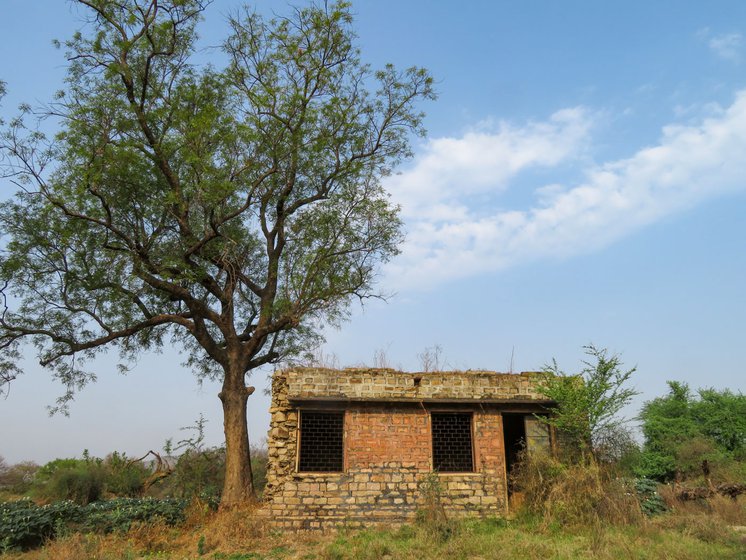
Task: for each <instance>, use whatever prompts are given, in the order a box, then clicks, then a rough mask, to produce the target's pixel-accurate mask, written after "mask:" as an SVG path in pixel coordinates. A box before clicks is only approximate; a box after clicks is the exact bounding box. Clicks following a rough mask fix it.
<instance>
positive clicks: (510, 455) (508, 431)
mask: <svg viewBox="0 0 746 560" xmlns="http://www.w3.org/2000/svg"><path fill="white" fill-rule="evenodd" d="M503 437H504V440H505V441H504V444H505V471H506V473H507V475H508V496H511V495H512V494H513V482H512V479H513V477H512V476H511V475H512V474H513V470H514V469H515V467H516V465H517V464H518V462H519V460H520V454H521V451H523V450H524V449H525V448H526V422H525V414H503Z"/></svg>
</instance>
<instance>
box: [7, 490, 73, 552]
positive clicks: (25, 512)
mask: <svg viewBox="0 0 746 560" xmlns="http://www.w3.org/2000/svg"><path fill="white" fill-rule="evenodd" d="M78 519H80V507H79V506H78V505H77V504H75V503H74V502H70V501H64V502H57V503H54V504H50V505H45V506H37V505H36V504H35V503H34V502H32V501H31V500H29V499H24V500H18V501H16V502H3V503H0V550H2V551H8V550H13V549H15V548H29V547H33V546H38V545H39V544H41V543H42V542H43V541H44V540H45V539H47V538H51V537H54V535H55V533H56V531H57V530H58V528H59V527H60V524H64V523H65V522H66V521H67V520H69V521H72V522H75V521H77V520H78Z"/></svg>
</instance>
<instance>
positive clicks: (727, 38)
mask: <svg viewBox="0 0 746 560" xmlns="http://www.w3.org/2000/svg"><path fill="white" fill-rule="evenodd" d="M708 35H709V30H706V31H704V35H703V37H707V36H708ZM707 45H708V46H709V47H710V50H712V52H714V53H715V54H716V55H717V56H719V57H720V58H724V59H726V60H730V61H733V62H739V61H740V59H741V51H742V50H743V36H742V35H741V34H740V33H723V34H720V35H714V36H711V37H709V38H708V41H707Z"/></svg>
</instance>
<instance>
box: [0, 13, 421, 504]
mask: <svg viewBox="0 0 746 560" xmlns="http://www.w3.org/2000/svg"><path fill="white" fill-rule="evenodd" d="M76 2H77V3H78V4H80V5H81V6H83V7H84V8H86V9H87V13H88V14H89V20H88V22H87V25H86V27H85V28H84V31H85V32H84V33H83V32H79V33H76V34H75V35H74V36H73V37H72V38H71V39H70V40H68V41H66V42H65V43H64V49H65V50H66V53H67V59H68V60H69V68H68V73H67V79H66V82H65V85H64V89H63V90H62V91H60V92H59V93H58V94H57V95H56V96H55V99H54V100H53V101H52V102H51V103H50V104H49V105H48V106H46V107H44V108H42V109H31V108H30V107H28V106H23V107H22V108H21V115H19V116H18V117H17V118H14V119H13V120H11V121H10V122H8V123H7V125H5V127H4V129H3V132H2V135H1V136H0V157H1V158H2V161H1V162H0V163H1V165H2V167H1V169H2V176H3V177H5V178H6V179H8V180H9V181H11V182H12V183H13V184H14V185H16V187H17V192H16V194H15V196H14V197H12V198H11V199H9V200H7V201H5V202H3V203H2V207H0V235H1V236H2V242H3V246H2V252H1V253H0V298H1V299H0V375H2V379H3V380H4V381H6V382H7V381H9V380H11V379H12V378H13V377H14V376H16V375H18V374H19V373H20V371H19V369H18V360H19V358H20V357H21V355H22V352H23V349H24V347H25V346H26V344H27V343H31V344H33V345H34V346H35V348H36V350H37V353H38V358H39V360H40V362H41V364H42V365H44V366H46V367H47V368H50V369H51V370H52V371H53V372H54V376H55V377H56V378H57V379H58V380H60V381H61V382H62V383H63V384H64V386H65V387H66V394H65V397H63V398H62V400H61V402H60V404H61V405H64V404H65V399H66V398H69V397H70V396H71V395H72V394H73V392H74V391H75V390H77V389H79V388H80V387H82V386H83V385H85V383H87V382H88V381H90V380H92V379H94V377H95V376H94V374H93V372H92V371H90V368H89V367H87V366H88V363H89V362H90V360H91V359H92V358H94V357H95V356H96V355H97V354H98V353H99V352H101V351H103V350H105V349H107V348H112V347H115V348H116V349H117V350H118V352H119V354H120V356H121V358H122V363H123V364H124V365H126V364H127V363H129V362H131V361H132V360H133V359H134V358H136V357H137V355H138V354H140V353H141V352H143V351H146V350H148V349H153V348H158V347H161V346H163V345H164V344H175V345H177V346H178V347H181V348H183V349H184V351H185V353H186V356H187V359H186V361H187V363H188V364H189V366H191V367H192V368H193V369H195V370H196V371H197V372H198V374H199V375H202V376H208V377H211V378H215V379H219V380H221V381H222V391H221V393H220V398H221V400H222V401H223V409H224V414H225V432H226V445H227V459H226V469H227V471H226V485H225V487H224V490H223V501H224V503H235V502H240V501H243V500H245V499H246V498H247V497H248V496H250V495H251V493H252V492H251V477H250V471H249V469H250V467H249V466H248V465H249V463H248V453H249V451H248V436H247V432H246V399H247V397H248V395H249V394H250V393H251V391H252V389H251V388H250V387H247V386H246V384H245V377H246V375H247V373H249V372H251V370H252V369H254V368H256V367H259V366H261V365H263V364H268V363H276V362H278V361H280V360H283V359H288V358H291V357H293V356H297V355H298V354H299V353H300V352H302V351H303V350H304V349H307V348H308V347H309V346H312V345H313V344H315V343H316V342H317V341H318V340H319V338H320V336H321V334H320V331H319V326H320V324H321V323H323V322H329V321H331V322H337V321H339V320H340V319H342V318H344V317H345V315H346V313H347V309H348V305H349V303H350V301H351V300H352V299H354V298H367V297H373V296H376V295H378V292H377V291H376V289H375V286H374V280H375V276H376V270H377V265H378V264H379V263H381V262H384V261H386V260H388V259H389V258H391V257H392V256H393V255H395V254H396V252H397V245H398V243H399V242H400V240H401V235H402V234H401V222H400V219H399V217H398V214H397V208H396V207H395V206H394V205H392V203H391V202H390V200H389V198H388V195H387V193H386V192H385V191H384V190H383V188H382V186H381V177H382V176H384V175H386V174H388V173H390V172H391V170H392V169H393V168H394V166H396V165H397V164H398V163H399V162H400V161H401V160H402V158H405V157H407V156H408V155H409V154H410V149H409V138H410V136H411V134H413V133H414V134H420V133H422V132H423V129H422V118H423V115H422V113H421V112H420V111H419V110H418V109H417V108H416V103H417V102H418V100H421V99H431V98H433V97H434V94H433V89H432V78H431V77H430V76H429V74H428V73H427V72H426V71H425V70H422V69H418V68H410V69H407V70H404V71H399V70H397V69H395V68H394V67H393V66H390V65H389V66H386V67H384V68H383V69H381V70H378V71H375V72H374V71H372V70H371V69H370V68H369V67H368V66H367V65H366V64H364V63H363V62H362V61H361V58H360V53H359V52H358V49H357V48H356V46H355V44H354V43H355V35H354V32H353V31H352V17H351V14H350V5H349V4H348V3H347V2H344V1H342V2H338V3H334V4H326V3H325V4H323V5H320V6H317V5H311V6H310V7H306V8H297V9H295V10H293V11H292V13H291V15H289V16H287V17H281V16H276V17H274V18H272V19H269V20H267V19H265V18H263V17H262V16H260V15H258V14H257V13H255V12H253V11H252V10H251V9H249V8H245V9H243V10H242V11H240V12H237V13H235V14H233V15H232V16H231V17H230V21H229V23H230V33H229V35H228V37H227V38H226V40H225V42H224V43H223V45H222V53H223V56H222V58H225V59H227V64H226V65H225V66H224V67H223V68H217V67H216V66H213V65H198V64H197V63H196V62H195V57H194V55H195V51H196V48H197V47H196V41H197V33H196V28H197V24H198V22H199V20H200V19H201V17H202V13H203V11H204V10H205V8H206V7H207V5H208V4H209V2H208V1H206V0H76ZM37 117H52V118H53V119H55V121H56V122H58V123H59V132H57V133H56V134H55V135H54V136H53V137H47V136H45V135H44V134H42V133H41V132H39V131H38V130H37V129H36V128H35V127H34V123H33V120H34V119H35V118H37Z"/></svg>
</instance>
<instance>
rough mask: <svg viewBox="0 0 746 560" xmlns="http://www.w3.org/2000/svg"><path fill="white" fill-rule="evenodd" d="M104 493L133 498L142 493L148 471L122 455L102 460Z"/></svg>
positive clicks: (116, 453) (117, 454) (118, 454)
mask: <svg viewBox="0 0 746 560" xmlns="http://www.w3.org/2000/svg"><path fill="white" fill-rule="evenodd" d="M103 466H104V470H105V476H106V491H107V492H108V493H109V494H113V495H114V496H120V497H126V498H134V497H137V496H140V495H141V494H142V492H143V486H144V484H145V480H147V478H148V476H149V475H150V469H148V468H147V467H146V466H145V465H143V464H142V463H141V462H139V461H133V460H130V459H129V458H128V457H127V456H126V455H125V454H124V453H118V452H117V451H115V452H114V453H112V454H110V455H108V456H107V457H106V459H104V463H103Z"/></svg>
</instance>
